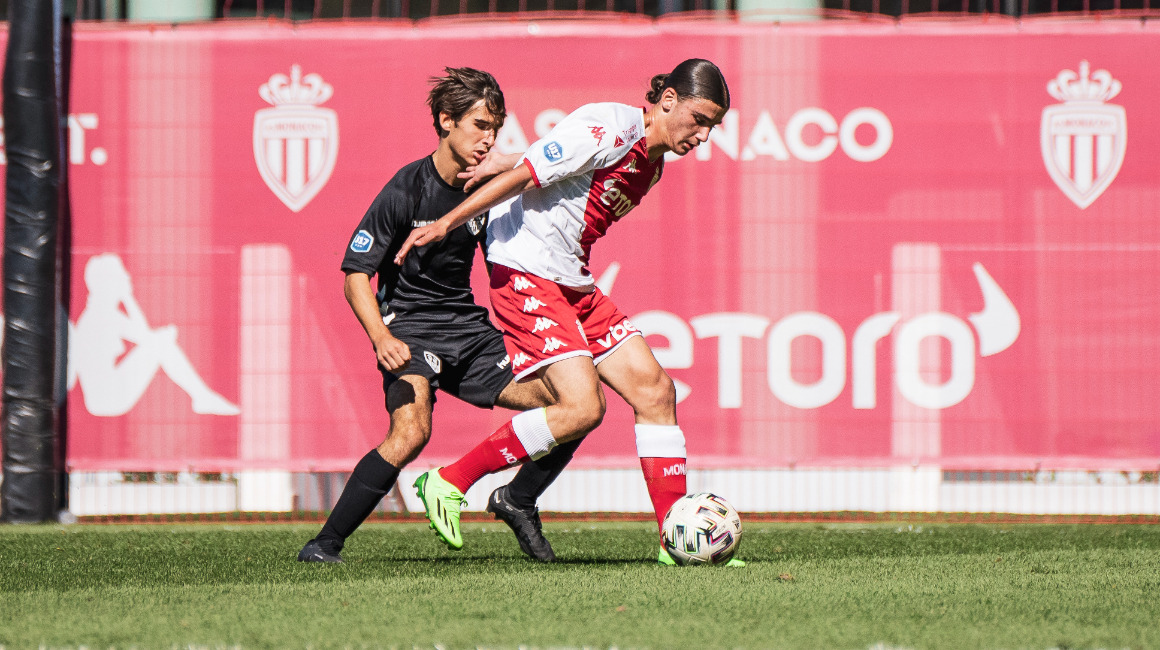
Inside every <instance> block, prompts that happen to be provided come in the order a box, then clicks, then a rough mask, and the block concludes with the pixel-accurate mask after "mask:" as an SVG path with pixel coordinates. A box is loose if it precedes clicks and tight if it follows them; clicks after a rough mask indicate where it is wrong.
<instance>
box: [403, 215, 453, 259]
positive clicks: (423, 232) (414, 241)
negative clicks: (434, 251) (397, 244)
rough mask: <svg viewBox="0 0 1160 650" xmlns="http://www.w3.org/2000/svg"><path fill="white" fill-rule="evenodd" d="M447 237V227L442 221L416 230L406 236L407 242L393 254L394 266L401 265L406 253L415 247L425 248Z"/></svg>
mask: <svg viewBox="0 0 1160 650" xmlns="http://www.w3.org/2000/svg"><path fill="white" fill-rule="evenodd" d="M446 236H447V226H445V225H444V224H443V222H442V220H439V221H436V222H435V223H433V224H431V225H428V226H423V227H421V228H416V229H414V230H412V231H411V234H410V235H408V236H407V241H405V242H403V246H402V247H401V248H399V252H398V253H397V254H395V264H398V265H399V266H402V265H403V259H404V258H406V257H407V252H408V251H410V250H411V249H412V248H413V247H415V246H426V245H427V244H433V243H435V242H437V241H440V240H442V239H443V238H444V237H446Z"/></svg>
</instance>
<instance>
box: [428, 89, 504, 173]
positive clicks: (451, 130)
mask: <svg viewBox="0 0 1160 650" xmlns="http://www.w3.org/2000/svg"><path fill="white" fill-rule="evenodd" d="M497 122H498V120H496V118H495V116H494V115H492V114H491V112H490V111H488V110H487V106H486V105H485V104H484V102H483V100H482V99H481V100H479V101H478V102H476V103H475V105H474V106H472V107H471V110H469V111H467V113H465V114H464V115H463V117H461V118H459V121H455V120H453V119H451V118H450V117H449V116H447V115H446V114H445V113H444V114H440V125H441V126H442V127H443V130H445V131H447V138H446V140H447V145H449V146H450V147H451V152H452V153H453V154H454V155H455V157H456V158H457V159H458V160H459V161H460V162H461V163H463V164H466V165H474V164H476V163H478V162H479V161H480V160H483V157H484V156H486V155H487V152H488V151H490V150H491V147H492V145H494V144H495V134H496V131H498V130H499V129H498V127H497Z"/></svg>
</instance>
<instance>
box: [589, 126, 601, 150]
mask: <svg viewBox="0 0 1160 650" xmlns="http://www.w3.org/2000/svg"><path fill="white" fill-rule="evenodd" d="M588 130H589V131H591V132H592V137H594V138H596V146H600V143H601V142H604V127H603V126H590V127H588Z"/></svg>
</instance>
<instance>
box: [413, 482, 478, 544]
mask: <svg viewBox="0 0 1160 650" xmlns="http://www.w3.org/2000/svg"><path fill="white" fill-rule="evenodd" d="M415 488H416V490H417V491H418V493H419V500H420V501H422V502H423V508H425V509H426V511H427V519H428V521H430V522H431V528H432V530H434V531H435V534H436V535H438V536H439V539H441V540H443V543H445V544H447V548H450V549H451V550H453V551H458V550H459V549H461V548H463V535H462V534H461V533H460V530H459V511H460V509H461V508H462V507H463V506H465V505H467V499H465V498H463V493H462V492H460V491H459V489H458V488H456V487H455V486H454V485H452V484H450V483H448V482H447V481H445V480H443V477H442V476H440V475H439V468H436V469H433V470H431V471H430V472H425V473H424V474H422V475H421V476H419V478H417V479H415Z"/></svg>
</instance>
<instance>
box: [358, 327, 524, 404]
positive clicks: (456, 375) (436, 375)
mask: <svg viewBox="0 0 1160 650" xmlns="http://www.w3.org/2000/svg"><path fill="white" fill-rule="evenodd" d="M390 328H391V334H393V335H394V336H395V338H397V339H399V340H400V341H402V342H403V343H406V344H407V347H409V348H410V349H411V362H410V363H409V364H407V367H406V368H403V369H402V370H397V371H395V372H389V371H387V370H386V369H385V368H383V367H382V366H381V365H380V366H379V372H381V373H382V375H383V394H384V395H385V394H386V392H387V389H388V388H390V386H391V384H393V383H395V382H396V381H398V379H399V377H403V376H406V375H418V376H420V377H425V378H426V379H427V381H428V382H430V384H431V388H432V389H433V390H434V389H438V390H441V391H443V392H445V393H447V394H449V395H453V396H455V397H458V398H459V399H461V400H463V401H465V402H467V403H468V404H472V405H474V406H478V407H480V408H492V407H493V406H495V402H496V400H497V399H499V394H500V393H502V392H503V389H504V388H507V385H508V384H509V383H511V382H512V380H513V378H514V375H513V374H512V369H511V364H510V363H509V362H508V354H507V348H505V347H504V342H503V334H502V333H501V332H500V331H499V330H497V329H496V328H495V327H494V326H493V325H492V324H491V323H490V322H488V321H482V320H475V319H472V320H470V321H459V322H452V323H448V324H442V325H426V326H408V325H404V324H401V323H392V324H391V325H390ZM432 399H434V394H432Z"/></svg>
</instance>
